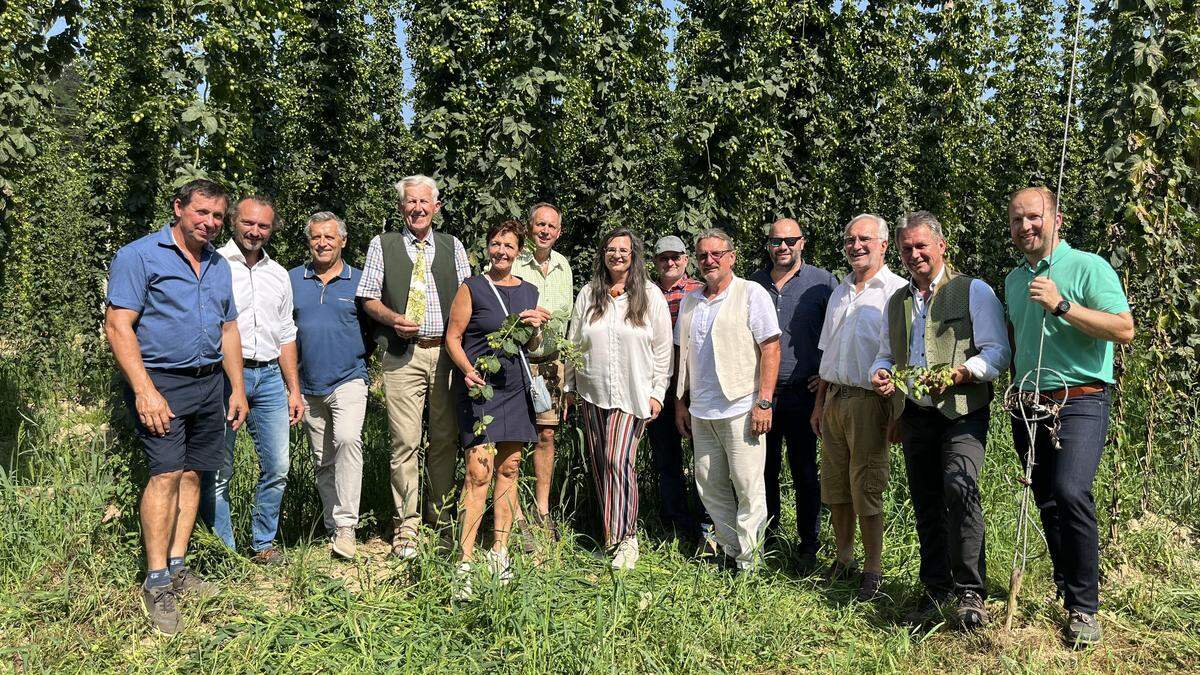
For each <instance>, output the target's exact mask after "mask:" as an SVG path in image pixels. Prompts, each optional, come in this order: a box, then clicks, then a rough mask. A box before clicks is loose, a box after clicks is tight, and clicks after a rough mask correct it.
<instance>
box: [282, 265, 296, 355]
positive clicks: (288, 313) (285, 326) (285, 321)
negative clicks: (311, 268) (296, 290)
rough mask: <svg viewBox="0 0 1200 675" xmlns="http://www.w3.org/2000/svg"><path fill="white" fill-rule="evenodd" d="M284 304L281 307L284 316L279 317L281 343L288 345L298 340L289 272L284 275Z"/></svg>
mask: <svg viewBox="0 0 1200 675" xmlns="http://www.w3.org/2000/svg"><path fill="white" fill-rule="evenodd" d="M283 280H284V287H283V306H282V307H281V308H280V313H281V314H282V316H280V317H279V344H281V345H286V344H288V343H291V342H295V341H296V319H295V316H294V314H295V312H294V308H295V298H294V296H293V294H292V284H291V281H290V280H289V279H288V278H287V272H284V276H283Z"/></svg>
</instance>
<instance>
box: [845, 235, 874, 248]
mask: <svg viewBox="0 0 1200 675" xmlns="http://www.w3.org/2000/svg"><path fill="white" fill-rule="evenodd" d="M878 239H879V237H846V238H845V239H843V240H842V241H843V242H844V243H845V244H846V245H847V246H854V245H855V244H866V243H869V242H872V241H877V240H878Z"/></svg>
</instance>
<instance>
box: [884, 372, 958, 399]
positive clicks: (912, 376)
mask: <svg viewBox="0 0 1200 675" xmlns="http://www.w3.org/2000/svg"><path fill="white" fill-rule="evenodd" d="M892 382H893V383H895V385H896V389H898V390H900V393H901V394H904V395H906V396H912V397H913V398H915V399H921V398H924V397H926V396H928V395H930V394H931V393H938V392H941V391H943V390H945V389H946V388H947V387H950V386H951V385H953V384H954V368H952V367H951V366H949V365H947V364H945V363H939V364H936V365H933V366H930V367H928V368H926V367H925V366H907V367H904V368H897V369H895V370H894V371H893V372H892Z"/></svg>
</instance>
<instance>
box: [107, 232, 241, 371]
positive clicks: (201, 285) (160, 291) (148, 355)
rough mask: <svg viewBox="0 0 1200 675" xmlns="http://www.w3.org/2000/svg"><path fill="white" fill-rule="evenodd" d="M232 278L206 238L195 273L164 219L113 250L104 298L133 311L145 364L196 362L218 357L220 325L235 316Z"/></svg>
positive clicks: (178, 365) (176, 365)
mask: <svg viewBox="0 0 1200 675" xmlns="http://www.w3.org/2000/svg"><path fill="white" fill-rule="evenodd" d="M232 279H233V277H232V274H231V271H230V269H229V263H228V262H227V261H226V260H225V258H223V257H221V255H220V254H218V253H217V251H216V249H215V248H213V247H212V245H211V244H208V245H205V247H204V250H203V251H202V252H201V253H200V276H198V277H197V276H196V273H195V272H194V271H193V270H192V264H191V263H190V262H189V261H188V259H187V258H185V257H184V253H183V251H182V250H180V248H179V245H178V244H176V243H175V237H174V235H173V233H172V230H171V225H169V224H168V225H166V226H164V227H163V228H162V229H161V230H159V231H158V232H154V233H152V234H148V235H146V236H144V237H142V238H141V239H138V240H137V241H135V242H133V243H131V244H127V245H125V246H123V247H122V248H121V249H120V250H119V251H117V255H116V256H115V257H114V258H113V261H112V266H111V267H110V269H109V276H108V295H107V296H106V298H105V302H106V303H107V304H108V305H110V306H112V307H119V308H121V309H128V310H132V311H134V312H137V313H138V318H137V321H136V322H135V323H134V332H135V333H136V335H137V340H138V347H139V348H140V349H141V352H142V364H143V365H145V366H146V367H147V368H197V367H200V366H207V365H211V364H213V363H217V362H218V361H220V360H221V358H222V355H221V326H222V325H223V324H225V322H227V321H234V320H236V319H237V305H236V304H235V303H234V300H233V280H232Z"/></svg>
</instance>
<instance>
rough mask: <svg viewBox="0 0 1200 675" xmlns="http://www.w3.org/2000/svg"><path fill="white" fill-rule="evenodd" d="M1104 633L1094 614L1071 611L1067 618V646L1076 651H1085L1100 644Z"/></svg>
mask: <svg viewBox="0 0 1200 675" xmlns="http://www.w3.org/2000/svg"><path fill="white" fill-rule="evenodd" d="M1103 635H1104V631H1102V630H1100V623H1099V622H1098V621H1096V616H1095V615H1094V614H1088V613H1087V612H1080V611H1078V610H1074V609H1073V610H1071V612H1070V614H1069V615H1068V616H1067V630H1066V639H1067V645H1068V646H1070V647H1073V648H1075V649H1083V648H1084V647H1090V646H1092V645H1094V644H1099V643H1100V639H1101V637H1103Z"/></svg>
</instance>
